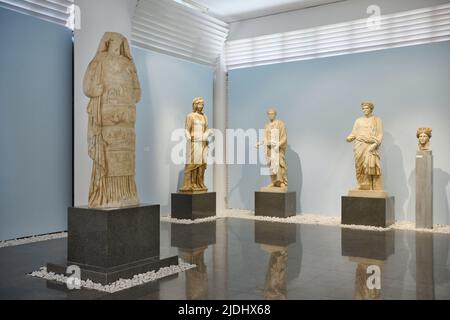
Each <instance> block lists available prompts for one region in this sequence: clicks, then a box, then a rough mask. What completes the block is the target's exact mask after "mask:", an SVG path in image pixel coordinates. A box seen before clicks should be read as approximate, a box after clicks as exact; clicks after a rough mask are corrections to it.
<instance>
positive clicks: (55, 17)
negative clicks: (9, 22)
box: [0, 0, 73, 26]
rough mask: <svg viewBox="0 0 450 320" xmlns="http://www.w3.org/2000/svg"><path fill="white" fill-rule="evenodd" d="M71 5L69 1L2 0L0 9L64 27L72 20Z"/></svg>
mask: <svg viewBox="0 0 450 320" xmlns="http://www.w3.org/2000/svg"><path fill="white" fill-rule="evenodd" d="M71 5H73V3H72V2H70V1H68V0H59V1H58V0H0V7H3V8H6V9H9V10H13V11H16V12H19V13H23V14H27V15H31V16H35V17H37V18H40V19H43V20H46V21H49V22H52V23H56V24H60V25H64V26H65V25H66V24H67V22H68V19H69V18H70V10H69V8H70V6H71Z"/></svg>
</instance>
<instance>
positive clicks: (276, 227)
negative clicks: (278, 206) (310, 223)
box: [255, 221, 297, 247]
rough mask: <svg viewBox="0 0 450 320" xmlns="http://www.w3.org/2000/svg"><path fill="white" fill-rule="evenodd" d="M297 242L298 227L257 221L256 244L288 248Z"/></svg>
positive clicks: (290, 224) (291, 224) (289, 224)
mask: <svg viewBox="0 0 450 320" xmlns="http://www.w3.org/2000/svg"><path fill="white" fill-rule="evenodd" d="M296 241H297V225H296V224H293V223H283V222H266V221H255V242H256V243H259V244H268V245H272V246H280V247H287V246H289V245H290V244H293V243H295V242H296Z"/></svg>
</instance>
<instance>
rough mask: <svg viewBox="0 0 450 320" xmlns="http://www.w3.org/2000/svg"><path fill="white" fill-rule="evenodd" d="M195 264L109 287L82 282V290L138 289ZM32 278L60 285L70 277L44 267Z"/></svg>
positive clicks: (117, 282)
mask: <svg viewBox="0 0 450 320" xmlns="http://www.w3.org/2000/svg"><path fill="white" fill-rule="evenodd" d="M196 267H197V266H196V265H195V264H189V263H186V262H183V261H180V262H179V264H178V265H176V266H175V265H173V266H170V267H164V268H161V269H159V270H158V271H150V272H147V273H143V274H138V275H135V276H134V277H133V278H132V279H120V280H117V281H116V282H113V283H111V284H108V285H102V284H100V283H94V282H92V281H91V280H86V281H84V280H81V281H80V283H79V285H80V287H81V288H85V289H90V290H97V291H101V292H107V293H115V292H119V291H122V290H126V289H130V288H133V287H137V286H140V285H143V284H146V283H149V282H152V281H156V280H158V279H162V278H165V277H168V276H171V275H174V274H177V273H181V272H185V271H186V270H189V269H192V268H196ZM29 276H31V277H35V278H41V279H45V280H48V281H56V282H60V283H67V280H68V277H66V276H65V275H62V274H55V273H53V272H48V271H47V268H46V267H42V268H40V269H39V270H37V271H34V272H32V273H31V274H29Z"/></svg>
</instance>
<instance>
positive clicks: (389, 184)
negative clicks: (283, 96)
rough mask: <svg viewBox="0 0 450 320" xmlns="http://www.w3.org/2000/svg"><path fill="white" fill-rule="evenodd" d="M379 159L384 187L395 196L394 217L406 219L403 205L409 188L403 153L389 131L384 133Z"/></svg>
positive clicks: (407, 197)
mask: <svg viewBox="0 0 450 320" xmlns="http://www.w3.org/2000/svg"><path fill="white" fill-rule="evenodd" d="M381 161H382V168H381V170H382V172H383V178H384V186H385V189H386V190H387V191H388V192H389V193H390V194H391V195H393V196H395V217H396V219H397V220H398V219H399V218H400V217H401V220H407V213H406V210H405V205H406V203H407V201H408V199H409V189H408V181H407V179H406V173H405V165H404V162H403V154H402V151H401V149H400V147H399V146H398V145H397V144H396V142H395V139H394V137H393V136H392V134H390V133H389V132H385V133H384V138H383V144H382V150H381ZM400 215H401V216H400Z"/></svg>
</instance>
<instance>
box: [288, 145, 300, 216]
mask: <svg viewBox="0 0 450 320" xmlns="http://www.w3.org/2000/svg"><path fill="white" fill-rule="evenodd" d="M286 162H287V165H288V177H289V191H295V192H297V212H298V213H301V212H302V206H301V196H302V187H303V171H302V162H301V160H300V156H299V155H298V153H297V152H295V151H294V150H293V149H292V146H291V145H290V144H288V146H287V149H286Z"/></svg>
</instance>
